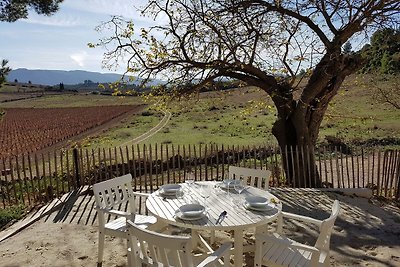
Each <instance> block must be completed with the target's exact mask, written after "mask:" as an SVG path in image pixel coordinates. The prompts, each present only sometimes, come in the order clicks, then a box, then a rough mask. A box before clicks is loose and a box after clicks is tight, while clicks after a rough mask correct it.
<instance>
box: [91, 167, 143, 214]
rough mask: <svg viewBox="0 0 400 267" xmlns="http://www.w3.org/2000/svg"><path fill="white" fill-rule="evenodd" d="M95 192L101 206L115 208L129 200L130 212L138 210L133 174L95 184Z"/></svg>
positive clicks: (97, 202)
mask: <svg viewBox="0 0 400 267" xmlns="http://www.w3.org/2000/svg"><path fill="white" fill-rule="evenodd" d="M93 192H94V197H95V200H96V204H97V206H98V207H99V208H104V209H113V208H115V207H117V206H118V205H120V204H122V203H126V202H128V201H129V208H130V212H131V213H132V214H134V213H135V212H136V203H135V198H134V194H133V188H132V175H131V174H126V175H123V176H120V177H116V178H113V179H110V180H107V181H104V182H100V183H97V184H94V185H93Z"/></svg>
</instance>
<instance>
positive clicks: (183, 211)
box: [175, 204, 206, 221]
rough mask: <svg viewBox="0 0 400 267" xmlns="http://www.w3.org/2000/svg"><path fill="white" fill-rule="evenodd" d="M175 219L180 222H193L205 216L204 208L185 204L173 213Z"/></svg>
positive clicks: (198, 205)
mask: <svg viewBox="0 0 400 267" xmlns="http://www.w3.org/2000/svg"><path fill="white" fill-rule="evenodd" d="M175 215H176V217H178V218H179V219H182V220H187V221H194V220H199V219H202V218H203V217H204V216H206V212H205V208H204V206H202V205H200V204H187V205H183V206H181V207H180V208H179V209H178V210H176V211H175Z"/></svg>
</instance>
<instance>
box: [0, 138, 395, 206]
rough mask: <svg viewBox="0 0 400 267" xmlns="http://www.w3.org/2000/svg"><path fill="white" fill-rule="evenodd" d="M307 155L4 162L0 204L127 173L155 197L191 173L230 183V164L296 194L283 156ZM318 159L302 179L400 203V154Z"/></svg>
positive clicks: (222, 153) (223, 150) (228, 150)
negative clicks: (264, 174) (266, 173)
mask: <svg viewBox="0 0 400 267" xmlns="http://www.w3.org/2000/svg"><path fill="white" fill-rule="evenodd" d="M294 151H295V152H294ZM304 151H308V148H299V149H293V148H286V149H284V150H281V149H279V148H277V147H274V146H267V145H265V146H257V147H239V146H219V145H215V144H210V145H187V146H179V145H155V146H146V145H136V146H131V147H115V148H101V149H96V150H89V149H72V150H58V151H53V152H49V153H47V154H39V155H37V154H34V155H23V156H20V157H13V158H7V159H5V158H3V159H1V160H0V170H1V175H0V203H2V204H0V205H2V206H3V207H8V206H12V205H21V204H22V205H25V206H32V205H36V204H38V203H41V202H46V201H49V200H51V199H53V198H55V197H60V196H61V195H62V194H64V193H67V192H70V191H71V190H74V189H77V188H79V187H80V186H83V185H91V184H93V183H96V182H99V181H103V180H107V179H110V178H112V177H115V176H119V175H123V174H126V173H131V174H132V176H133V177H134V186H135V189H136V190H137V191H140V192H151V191H153V190H156V189H157V188H158V187H159V186H160V185H162V184H165V183H178V182H183V181H184V177H185V175H186V174H187V172H188V171H192V172H193V173H194V174H195V176H196V180H222V179H223V178H224V177H226V176H227V169H228V166H229V165H236V166H243V167H249V168H259V169H269V170H271V171H272V177H271V180H270V186H276V187H277V186H291V187H294V186H296V183H293V184H288V183H287V179H286V178H287V177H286V175H285V171H284V167H285V164H288V163H287V162H285V161H283V160H282V158H283V157H282V155H283V154H287V156H288V157H291V158H292V159H293V160H294V161H296V159H297V160H299V158H302V160H303V161H304V159H307V157H299V155H298V153H304ZM313 153H314V154H315V159H316V161H317V162H316V165H315V169H314V170H313V171H311V172H309V173H307V174H305V175H302V176H301V177H302V178H304V179H315V177H316V175H319V177H320V179H321V180H322V182H323V186H324V187H333V188H364V187H368V188H371V189H373V192H374V194H375V195H379V196H384V197H387V198H395V199H400V179H399V176H400V151H399V150H378V149H375V150H371V151H368V152H366V151H364V150H363V149H358V150H353V151H352V153H351V154H344V153H342V152H341V151H340V150H337V149H335V150H333V151H332V150H331V149H328V148H326V147H321V148H318V149H317V150H315V151H313ZM346 153H347V151H346ZM303 164H304V162H303ZM306 164H307V163H306ZM286 167H287V166H286ZM295 175H296V174H295ZM296 179H297V180H298V179H299V177H295V179H294V180H295V181H296ZM298 184H300V183H298Z"/></svg>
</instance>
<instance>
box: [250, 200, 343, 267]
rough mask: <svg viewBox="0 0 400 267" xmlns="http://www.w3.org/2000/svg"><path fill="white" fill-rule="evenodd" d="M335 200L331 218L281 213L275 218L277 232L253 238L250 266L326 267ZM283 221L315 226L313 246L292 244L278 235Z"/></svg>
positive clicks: (336, 204)
mask: <svg viewBox="0 0 400 267" xmlns="http://www.w3.org/2000/svg"><path fill="white" fill-rule="evenodd" d="M339 209H340V207H339V201H338V200H335V202H334V203H333V206H332V213H331V216H330V217H329V218H327V219H325V220H322V221H321V220H317V219H313V218H310V217H306V216H301V215H296V214H292V213H286V212H282V216H280V218H279V219H278V228H277V232H275V233H270V234H265V235H264V234H263V235H258V236H256V251H255V259H254V263H255V265H254V266H256V267H261V266H262V265H261V264H263V265H266V266H302V267H304V266H312V267H314V266H329V245H330V237H331V234H332V230H333V225H334V223H335V220H336V217H337V216H338V214H339ZM283 218H290V219H294V220H298V221H302V222H306V223H312V224H315V225H317V226H319V231H320V233H319V236H318V238H317V241H316V242H315V245H314V246H309V245H305V244H302V243H299V242H296V241H294V240H292V239H290V238H288V237H286V236H284V235H283V234H282V227H283Z"/></svg>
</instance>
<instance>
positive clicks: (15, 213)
mask: <svg viewBox="0 0 400 267" xmlns="http://www.w3.org/2000/svg"><path fill="white" fill-rule="evenodd" d="M24 214H25V207H24V206H23V205H19V206H14V207H8V208H5V209H0V230H1V229H3V228H4V227H5V226H6V225H7V224H9V223H10V222H13V221H16V220H20V219H22V217H23V216H24Z"/></svg>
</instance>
